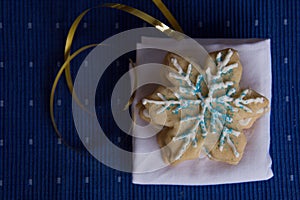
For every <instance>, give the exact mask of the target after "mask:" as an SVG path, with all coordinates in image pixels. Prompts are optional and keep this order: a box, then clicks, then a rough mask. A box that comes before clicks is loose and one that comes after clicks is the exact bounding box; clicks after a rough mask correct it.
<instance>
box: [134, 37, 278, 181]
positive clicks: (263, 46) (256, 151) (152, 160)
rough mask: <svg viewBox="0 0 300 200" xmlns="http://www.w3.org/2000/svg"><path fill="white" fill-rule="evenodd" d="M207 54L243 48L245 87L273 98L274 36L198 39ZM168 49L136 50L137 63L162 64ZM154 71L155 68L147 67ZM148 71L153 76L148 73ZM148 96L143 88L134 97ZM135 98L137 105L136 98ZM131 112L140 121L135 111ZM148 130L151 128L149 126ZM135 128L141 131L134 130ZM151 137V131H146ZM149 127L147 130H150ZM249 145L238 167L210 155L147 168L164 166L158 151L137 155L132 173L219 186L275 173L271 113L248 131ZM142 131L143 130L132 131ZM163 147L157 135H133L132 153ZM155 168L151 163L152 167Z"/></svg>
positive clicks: (150, 42)
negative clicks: (272, 63) (151, 154)
mask: <svg viewBox="0 0 300 200" xmlns="http://www.w3.org/2000/svg"><path fill="white" fill-rule="evenodd" d="M196 40H197V41H198V42H199V43H200V44H201V45H202V46H203V47H204V48H205V49H206V50H207V51H208V52H212V51H217V50H222V49H226V48H233V49H235V50H237V51H238V52H239V55H240V61H241V63H242V65H243V75H242V79H241V82H240V86H241V88H251V89H254V90H255V91H257V92H258V93H261V94H262V95H264V96H265V97H267V98H268V99H269V100H270V102H271V53H270V40H268V39H267V40H260V39H196ZM163 45H169V46H171V47H172V45H173V44H172V41H171V40H169V39H163V38H143V39H142V43H141V44H138V48H143V47H149V46H155V47H158V48H159V47H160V46H163ZM164 56H165V53H162V52H161V51H160V50H155V49H147V50H145V51H138V53H137V63H138V64H145V63H162V61H163V58H164ZM149 71H151V70H149ZM145 75H146V74H145V73H142V74H136V76H137V77H138V79H137V80H139V79H140V80H141V79H143V76H145ZM148 75H149V74H148ZM147 94H149V90H148V91H147V89H145V90H139V91H138V92H137V94H136V99H137V100H139V99H141V98H143V97H144V96H145V95H147ZM137 100H136V101H135V103H136V102H137ZM133 109H134V110H133V111H134V113H135V115H136V117H137V121H142V120H141V119H139V115H138V114H137V110H136V108H135V106H133ZM149 129H151V128H150V126H149ZM134 131H138V129H137V130H134ZM143 131H144V133H143V135H147V130H143ZM150 132H151V130H149V133H150ZM244 132H245V135H246V136H247V139H248V143H247V146H246V148H245V152H244V155H243V158H242V160H241V161H240V163H239V164H238V165H236V166H234V165H229V164H226V163H221V162H217V161H212V160H210V159H208V158H207V157H204V158H199V159H196V160H191V161H185V162H182V163H180V164H178V165H176V166H165V167H163V168H161V167H157V168H158V169H157V170H154V171H151V172H145V173H135V172H142V171H143V170H144V171H149V166H154V165H157V166H163V160H162V158H161V155H160V153H156V154H155V155H154V156H149V157H143V158H142V159H140V158H139V157H133V175H132V176H133V177H132V182H133V183H135V184H169V185H215V184H226V183H240V182H249V181H259V180H267V179H269V178H271V177H272V176H273V173H272V169H271V164H272V160H271V157H270V155H269V145H270V112H269V113H266V114H265V115H264V116H262V117H261V118H259V119H258V120H257V121H256V122H255V123H254V125H253V126H252V128H250V129H249V130H245V131H244ZM133 135H139V133H133ZM155 149H159V146H158V144H157V142H156V137H155V136H153V137H149V138H134V139H133V151H134V152H135V153H141V152H143V153H145V152H149V151H152V150H155ZM154 168H155V166H154V167H153V169H154Z"/></svg>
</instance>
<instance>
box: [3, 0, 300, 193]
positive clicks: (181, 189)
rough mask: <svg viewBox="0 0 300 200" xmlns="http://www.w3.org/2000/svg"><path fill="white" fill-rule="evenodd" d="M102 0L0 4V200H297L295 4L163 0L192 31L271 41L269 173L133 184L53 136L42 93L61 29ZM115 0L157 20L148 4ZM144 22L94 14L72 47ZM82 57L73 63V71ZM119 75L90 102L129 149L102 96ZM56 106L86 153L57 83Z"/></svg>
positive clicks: (54, 68)
mask: <svg viewBox="0 0 300 200" xmlns="http://www.w3.org/2000/svg"><path fill="white" fill-rule="evenodd" d="M103 2H104V1H102V0H101V1H97V2H96V1H83V0H79V1H71V0H65V1H58V0H54V1H47V0H46V1H36V0H29V1H26V3H25V1H21V0H15V1H9V0H2V1H1V2H0V75H1V78H0V116H1V120H0V199H300V189H299V188H300V184H299V181H300V177H299V176H300V173H299V167H300V164H299V163H300V154H299V152H300V138H299V137H300V136H299V131H300V130H299V119H300V116H299V109H300V108H299V104H300V101H299V99H300V96H299V91H300V82H299V78H300V76H299V75H300V68H299V63H300V52H299V51H300V50H299V49H300V30H299V29H300V1H299V0H288V1H286V0H281V1H280V0H276V1H272V0H266V1H261V0H249V1H243V0H240V1H234V0H231V1H221V0H218V1H210V0H205V1H196V0H187V1H180V0H175V1H167V0H165V3H166V5H167V6H168V8H169V9H170V10H171V11H172V13H173V14H174V16H175V17H176V19H178V21H179V23H180V24H181V25H182V27H183V29H184V31H185V33H186V34H188V35H189V36H191V37H204V38H207V37H209V38H271V46H272V75H273V85H272V88H273V90H272V97H273V98H272V113H271V147H270V154H271V157H272V159H273V166H272V168H273V172H274V177H273V178H272V179H271V180H269V181H264V182H253V183H244V184H232V185H218V186H198V187H196V186H192V187H187V186H159V185H156V186H140V185H133V184H132V183H131V174H129V173H123V172H119V171H116V170H113V169H110V168H108V167H106V166H104V165H103V164H101V163H99V162H98V161H97V160H96V159H94V158H93V157H92V156H90V155H89V154H88V153H86V152H85V151H83V150H82V151H81V153H76V152H75V151H72V150H70V149H69V148H67V147H65V146H64V145H63V144H61V141H60V140H58V139H57V137H56V136H55V132H54V130H53V128H52V125H51V122H50V117H49V106H48V104H49V94H50V89H51V85H52V83H53V80H54V77H55V74H56V73H57V72H58V69H59V66H60V65H61V64H62V62H63V48H64V42H65V38H66V35H67V32H68V28H69V27H70V25H71V24H72V21H73V20H74V19H75V18H76V16H78V15H79V14H80V13H81V12H82V11H83V10H84V9H86V8H88V7H92V6H94V5H96V4H100V3H103ZM113 2H117V1H115V0H114V1H113ZM118 2H121V3H126V4H128V5H131V6H134V7H136V8H139V9H141V10H144V11H147V12H148V13H149V14H151V15H152V16H154V17H156V18H159V19H164V18H163V16H162V14H161V13H160V12H159V11H158V9H157V8H156V7H155V6H154V4H153V3H152V2H151V1H150V0H144V1H134V0H129V1H125V0H120V1H118ZM162 21H163V22H166V20H162ZM144 25H145V24H144V22H142V21H141V20H139V19H137V18H135V17H133V16H130V15H128V14H125V13H123V12H121V11H116V10H112V9H100V10H95V11H93V12H91V13H90V14H89V15H88V16H87V17H85V18H84V20H83V22H82V24H81V25H80V28H79V31H78V34H76V39H75V43H74V49H77V48H78V47H80V46H82V45H84V44H89V43H95V42H101V41H102V40H103V39H105V38H107V37H109V36H111V35H113V34H116V33H119V32H121V31H124V30H127V29H130V28H136V27H141V26H144ZM85 55H86V54H85ZM128 57H133V56H132V55H128V56H127V57H126V56H125V57H124V58H123V57H122V58H120V59H119V61H118V64H116V65H119V66H122V65H124V64H125V65H126V66H128ZM83 58H84V55H81V56H79V58H77V59H76V60H75V61H74V62H73V66H74V68H75V69H76V68H78V66H79V65H80V63H81V62H82V59H83ZM125 71H126V69H124V68H121V67H112V68H110V69H109V70H107V72H105V73H106V74H107V76H106V77H105V78H104V79H103V80H102V81H103V84H102V85H100V86H99V90H98V91H99V92H98V96H97V97H96V99H97V102H98V103H97V108H98V111H99V112H98V117H99V119H102V121H101V123H102V126H103V129H106V130H109V131H110V133H111V135H109V137H110V139H111V140H112V141H113V142H114V143H115V144H118V145H119V146H121V147H123V148H124V149H128V150H130V149H131V138H130V137H129V136H127V135H126V134H123V133H121V131H120V130H119V128H117V126H116V124H115V123H114V121H113V118H112V117H111V116H110V114H109V112H110V111H109V109H110V99H109V95H106V96H105V95H104V94H106V92H107V91H110V90H112V88H113V84H111V83H109V81H112V82H114V81H116V80H118V78H119V77H120V76H121V75H122V74H123V73H124V72H125ZM72 73H73V75H75V73H76V70H73V71H72ZM55 112H56V118H57V121H58V126H59V128H60V130H61V131H62V132H63V133H64V137H65V138H66V140H67V141H69V142H70V143H71V144H72V145H74V146H76V147H77V148H79V149H83V147H82V146H81V145H80V141H79V140H78V138H77V137H76V131H75V128H74V124H73V121H72V113H71V97H70V95H69V93H68V90H67V87H66V84H65V81H64V80H61V81H60V82H59V87H58V90H57V93H56V97H55Z"/></svg>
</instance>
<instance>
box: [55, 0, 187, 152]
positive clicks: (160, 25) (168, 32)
mask: <svg viewBox="0 0 300 200" xmlns="http://www.w3.org/2000/svg"><path fill="white" fill-rule="evenodd" d="M153 2H154V3H155V5H156V6H157V7H158V8H159V9H160V11H161V12H162V13H163V14H164V16H165V17H166V18H167V20H168V21H169V23H170V24H171V25H172V26H173V28H174V29H175V30H176V31H178V32H183V31H182V29H181V27H180V26H179V24H178V22H177V21H176V19H175V18H174V17H173V16H172V14H171V13H170V11H169V10H168V9H167V7H166V6H165V5H164V4H163V3H162V1H161V0H153ZM105 7H106V8H113V9H118V10H122V11H124V12H127V13H129V14H131V15H134V16H136V17H138V18H140V19H142V20H144V21H145V22H147V23H149V24H151V25H152V26H154V27H155V28H157V29H158V30H160V31H162V32H163V33H165V34H166V35H168V36H170V37H172V38H175V39H178V40H180V39H182V36H181V35H180V34H178V33H177V32H176V31H174V30H173V29H171V28H170V27H168V26H167V25H165V24H164V23H162V22H161V21H159V20H158V19H156V18H154V17H152V16H150V15H148V14H147V13H145V12H143V11H140V10H138V9H136V8H133V7H130V6H127V5H124V4H119V3H107V4H103V5H99V6H96V7H93V8H89V9H87V10H85V11H83V12H82V13H81V14H80V15H79V16H78V17H77V18H76V19H75V21H74V22H73V24H72V26H71V28H70V30H69V32H68V35H67V40H66V45H65V51H64V59H65V61H64V64H63V65H62V67H61V68H60V70H59V71H58V73H57V75H56V77H55V79H54V83H53V85H52V89H51V94H50V117H51V121H52V124H53V127H54V130H55V132H56V134H57V136H58V137H59V138H60V139H62V141H63V138H62V135H61V134H60V132H59V130H58V127H57V124H56V121H55V117H54V106H53V105H54V95H55V90H56V87H57V84H58V81H59V79H60V78H61V76H62V74H63V72H65V77H66V82H67V86H68V88H69V91H70V93H71V94H72V97H73V98H74V99H75V101H76V103H77V104H78V105H79V106H80V107H82V108H84V106H83V105H82V104H81V102H80V100H79V99H78V97H77V95H76V93H75V91H74V90H73V81H72V77H71V71H70V62H71V60H72V59H74V58H75V57H76V56H77V55H78V54H80V53H81V52H83V51H85V50H87V49H90V48H92V47H95V46H97V45H98V44H91V45H87V46H84V47H81V48H80V49H79V50H77V51H75V53H73V54H71V46H72V43H73V39H74V35H75V32H76V30H77V28H78V25H79V23H80V22H81V20H82V18H83V17H84V16H85V15H86V14H87V13H88V12H89V11H91V10H92V9H95V8H105ZM63 142H64V144H65V145H66V146H69V147H70V145H68V144H67V143H66V142H65V141H63ZM71 148H72V147H71Z"/></svg>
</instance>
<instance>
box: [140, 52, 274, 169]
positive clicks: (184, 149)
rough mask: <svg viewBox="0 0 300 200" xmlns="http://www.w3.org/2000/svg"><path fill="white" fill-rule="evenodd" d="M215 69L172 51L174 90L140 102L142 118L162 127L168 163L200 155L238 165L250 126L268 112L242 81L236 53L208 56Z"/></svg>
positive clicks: (169, 59)
mask: <svg viewBox="0 0 300 200" xmlns="http://www.w3.org/2000/svg"><path fill="white" fill-rule="evenodd" d="M210 56H211V58H212V59H213V61H214V63H215V65H212V66H211V65H209V67H206V69H205V70H201V69H200V70H201V71H198V70H196V68H195V67H194V66H193V65H192V64H191V63H188V62H187V61H185V60H184V59H183V58H181V57H179V56H177V55H175V54H172V53H168V54H167V56H166V58H165V64H166V65H168V66H170V68H171V69H170V70H169V71H167V72H165V73H164V75H165V77H166V78H167V79H168V80H169V81H170V82H171V83H172V85H173V87H171V88H165V87H162V86H160V87H158V88H157V89H156V91H155V92H154V93H153V94H152V95H150V96H148V97H146V98H144V99H143V100H142V104H143V107H142V108H141V109H140V116H141V117H142V118H143V119H144V120H146V121H149V122H151V123H153V124H155V125H162V126H164V128H163V129H162V131H160V133H159V134H158V135H157V141H158V144H159V145H160V147H161V148H162V157H163V159H164V161H165V162H167V163H172V164H174V163H179V162H181V161H184V160H190V159H196V158H198V157H199V156H200V154H201V152H202V153H203V154H205V155H207V156H208V157H209V158H210V159H213V160H218V161H223V162H227V163H229V164H237V163H238V162H239V161H240V160H241V158H242V155H243V152H244V149H245V146H246V143H247V140H246V137H245V135H244V133H243V129H247V128H250V127H251V126H252V124H253V123H254V122H255V120H256V119H257V118H259V117H260V116H262V115H263V114H264V113H265V112H266V111H267V110H268V109H267V108H268V105H269V101H268V99H266V98H265V97H263V96H262V95H260V94H258V93H256V92H255V91H253V90H251V89H245V90H242V89H240V88H239V82H240V79H241V75H242V65H241V63H240V62H239V57H238V53H237V52H236V51H235V50H232V49H225V50H222V51H219V52H213V53H211V54H210Z"/></svg>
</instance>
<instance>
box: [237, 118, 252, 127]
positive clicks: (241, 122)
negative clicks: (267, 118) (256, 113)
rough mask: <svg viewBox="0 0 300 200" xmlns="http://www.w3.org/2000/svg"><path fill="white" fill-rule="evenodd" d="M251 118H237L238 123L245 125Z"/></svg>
mask: <svg viewBox="0 0 300 200" xmlns="http://www.w3.org/2000/svg"><path fill="white" fill-rule="evenodd" d="M251 120H252V118H247V119H241V120H239V124H240V125H242V126H247V125H248V124H249V123H250V122H251Z"/></svg>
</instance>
